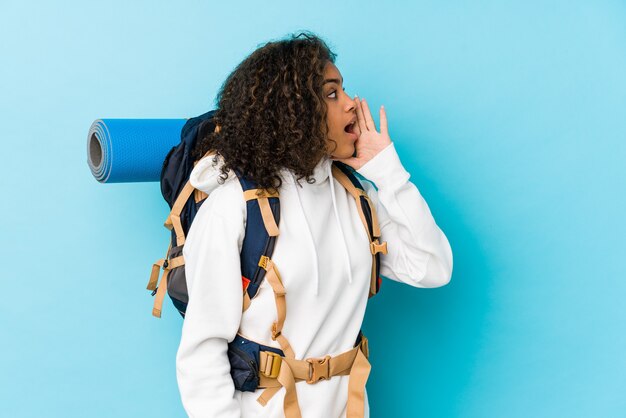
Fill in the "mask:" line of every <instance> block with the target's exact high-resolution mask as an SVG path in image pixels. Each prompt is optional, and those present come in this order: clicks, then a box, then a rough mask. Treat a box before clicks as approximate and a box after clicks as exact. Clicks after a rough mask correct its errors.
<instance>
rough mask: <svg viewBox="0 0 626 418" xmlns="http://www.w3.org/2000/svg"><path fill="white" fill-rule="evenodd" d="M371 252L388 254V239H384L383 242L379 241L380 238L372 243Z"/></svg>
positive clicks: (373, 253)
mask: <svg viewBox="0 0 626 418" xmlns="http://www.w3.org/2000/svg"><path fill="white" fill-rule="evenodd" d="M370 252H371V253H372V255H375V254H378V253H383V254H387V241H384V242H383V243H382V244H381V243H379V242H378V238H377V239H375V240H374V241H372V242H371V243H370Z"/></svg>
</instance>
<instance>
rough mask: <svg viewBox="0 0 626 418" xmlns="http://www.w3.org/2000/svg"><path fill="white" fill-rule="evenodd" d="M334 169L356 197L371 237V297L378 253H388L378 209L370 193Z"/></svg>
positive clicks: (373, 290)
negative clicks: (365, 208) (367, 214)
mask: <svg viewBox="0 0 626 418" xmlns="http://www.w3.org/2000/svg"><path fill="white" fill-rule="evenodd" d="M332 171H333V176H334V177H335V178H336V179H337V181H338V182H339V183H340V184H341V185H342V186H343V187H344V188H345V189H346V191H347V192H348V193H350V194H351V195H352V197H354V200H355V201H356V207H357V209H358V210H357V212H358V213H359V217H360V218H361V222H362V223H363V226H364V227H365V231H366V232H367V236H368V237H369V238H370V252H371V253H372V272H371V280H370V292H369V293H370V297H371V296H373V295H375V294H376V284H377V280H378V277H377V276H376V268H377V261H376V254H378V253H383V254H387V243H386V242H383V243H380V242H379V241H378V238H380V225H379V224H378V217H377V216H376V209H375V208H374V205H373V204H372V201H371V200H370V198H369V196H368V194H367V193H366V192H365V191H363V190H361V189H358V188H357V187H356V186H355V185H354V184H352V182H351V181H350V179H349V178H348V176H346V174H345V173H344V172H343V171H341V169H339V168H338V167H337V166H335V165H333V168H332ZM361 196H363V197H364V198H365V201H366V202H367V204H368V206H369V209H370V213H371V215H372V232H373V233H370V229H369V227H368V225H367V219H366V218H365V212H364V211H363V205H362V203H361Z"/></svg>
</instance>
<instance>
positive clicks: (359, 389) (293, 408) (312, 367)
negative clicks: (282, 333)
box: [257, 337, 371, 418]
mask: <svg viewBox="0 0 626 418" xmlns="http://www.w3.org/2000/svg"><path fill="white" fill-rule="evenodd" d="M366 341H367V339H366V338H365V337H363V338H362V340H361V343H360V344H359V345H358V346H356V347H354V348H353V349H351V350H349V351H346V352H344V353H342V354H339V355H337V356H335V357H330V356H326V357H324V358H309V359H306V360H296V359H293V358H288V357H282V358H280V357H278V358H280V359H281V364H280V371H279V374H278V376H277V377H276V378H271V377H267V376H264V375H263V374H261V375H260V376H259V388H265V390H264V391H263V392H262V393H261V395H260V396H259V397H258V398H257V401H258V402H259V403H260V404H262V405H266V404H267V402H268V401H269V400H270V399H271V398H272V397H273V396H274V395H275V394H276V392H278V391H279V390H280V388H281V387H285V400H284V403H283V408H284V412H285V417H286V418H299V417H300V416H301V415H300V408H299V407H298V404H297V395H296V389H295V383H296V382H301V381H306V382H307V383H309V384H314V383H317V382H318V381H320V380H325V379H329V378H331V377H333V376H345V375H349V376H350V378H349V380H348V405H347V415H346V416H347V417H348V418H363V416H364V414H365V384H366V383H367V379H368V377H369V373H370V370H371V365H370V363H369V361H368V360H367V357H366V353H365V350H366V349H367V348H366V347H367V342H366ZM259 359H260V362H259V370H264V369H265V368H266V367H267V362H268V361H276V356H275V355H274V354H273V353H270V354H268V352H265V351H261V352H260V357H259Z"/></svg>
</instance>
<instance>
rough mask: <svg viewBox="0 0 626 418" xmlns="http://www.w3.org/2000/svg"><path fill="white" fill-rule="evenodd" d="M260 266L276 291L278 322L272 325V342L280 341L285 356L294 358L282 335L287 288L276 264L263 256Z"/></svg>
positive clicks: (285, 312) (287, 342)
mask: <svg viewBox="0 0 626 418" xmlns="http://www.w3.org/2000/svg"><path fill="white" fill-rule="evenodd" d="M259 266H261V267H263V269H265V280H267V282H268V283H269V284H270V286H271V287H272V290H273V291H274V301H275V303H276V322H274V323H273V324H272V340H274V341H278V344H280V348H281V349H282V350H283V352H284V353H285V356H287V357H290V358H294V357H295V354H294V352H293V349H292V348H291V344H289V341H287V339H286V338H285V337H284V336H283V335H282V331H283V325H284V324H285V316H286V315H287V304H286V303H285V294H286V291H285V287H284V286H283V282H282V280H281V278H280V274H278V270H277V269H276V265H275V264H274V262H273V261H272V260H271V259H270V258H269V257H266V256H261V259H260V260H259Z"/></svg>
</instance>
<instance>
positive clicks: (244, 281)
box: [241, 276, 250, 292]
mask: <svg viewBox="0 0 626 418" xmlns="http://www.w3.org/2000/svg"><path fill="white" fill-rule="evenodd" d="M249 284H250V279H247V278H245V277H243V276H241V285H242V286H243V291H244V292H245V291H246V289H247V288H248V285H249Z"/></svg>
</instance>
